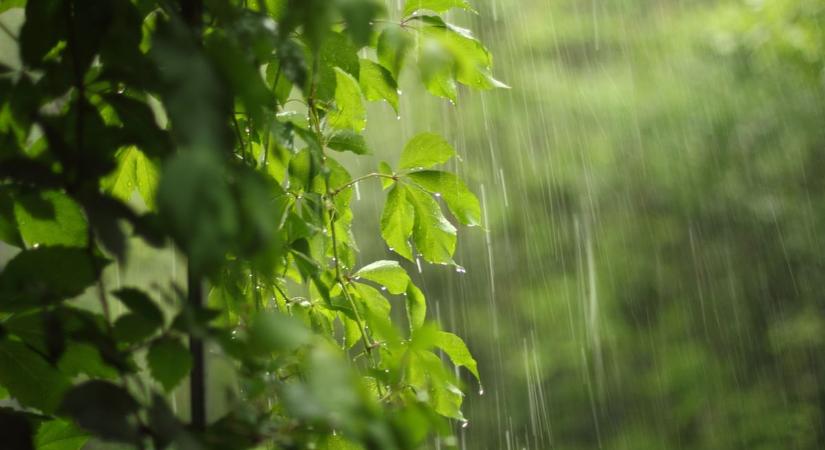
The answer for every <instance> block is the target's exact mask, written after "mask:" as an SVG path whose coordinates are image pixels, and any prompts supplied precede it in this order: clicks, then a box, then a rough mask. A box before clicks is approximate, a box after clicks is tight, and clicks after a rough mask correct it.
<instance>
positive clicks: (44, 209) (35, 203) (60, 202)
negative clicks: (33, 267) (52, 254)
mask: <svg viewBox="0 0 825 450" xmlns="http://www.w3.org/2000/svg"><path fill="white" fill-rule="evenodd" d="M14 215H15V217H16V219H17V225H18V227H19V229H20V235H21V236H22V237H23V240H24V241H25V242H26V244H27V245H28V246H30V247H31V246H36V245H64V246H71V247H85V246H86V243H87V242H88V238H89V231H88V225H87V224H86V218H85V216H84V215H83V211H82V210H81V209H80V206H78V204H77V203H76V202H75V201H74V200H72V199H71V198H69V197H68V196H67V195H66V194H63V193H61V192H57V191H45V192H43V193H40V194H28V195H23V196H20V197H18V198H17V199H16V201H15V205H14Z"/></svg>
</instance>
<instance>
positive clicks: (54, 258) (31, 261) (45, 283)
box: [0, 247, 100, 311]
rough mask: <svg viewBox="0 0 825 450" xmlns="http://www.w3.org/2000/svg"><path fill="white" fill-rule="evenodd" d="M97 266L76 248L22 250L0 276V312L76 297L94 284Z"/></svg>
mask: <svg viewBox="0 0 825 450" xmlns="http://www.w3.org/2000/svg"><path fill="white" fill-rule="evenodd" d="M99 265H100V263H99V262H97V261H94V260H93V259H92V257H90V256H89V255H88V253H87V252H86V251H85V250H84V249H80V248H67V247H39V248H34V249H29V250H24V251H22V252H20V253H18V254H17V255H16V256H15V257H14V258H12V260H11V261H9V262H8V264H6V267H5V268H4V269H3V272H2V273H0V311H18V310H23V309H27V308H33V307H37V306H41V305H45V304H49V303H54V302H57V301H60V300H63V299H66V298H70V297H74V296H77V295H79V294H81V293H82V292H83V291H84V290H85V289H86V288H87V287H88V286H90V285H91V284H93V283H94V282H95V280H96V279H97V275H98V271H99V267H98V266H99Z"/></svg>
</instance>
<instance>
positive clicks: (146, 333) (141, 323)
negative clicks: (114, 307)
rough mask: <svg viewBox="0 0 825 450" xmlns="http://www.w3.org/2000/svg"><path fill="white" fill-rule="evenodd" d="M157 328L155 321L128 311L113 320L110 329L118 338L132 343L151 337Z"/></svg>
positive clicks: (158, 326)
mask: <svg viewBox="0 0 825 450" xmlns="http://www.w3.org/2000/svg"><path fill="white" fill-rule="evenodd" d="M159 328H160V325H159V324H158V323H157V322H154V321H153V320H151V319H147V318H146V317H144V316H143V315H141V314H136V313H133V312H128V313H126V314H124V315H122V316H120V317H118V318H117V320H115V324H114V327H113V329H112V331H113V332H114V335H115V337H116V338H117V339H118V340H120V341H124V342H127V343H130V344H134V343H138V342H141V341H143V340H144V339H146V338H149V337H151V336H152V335H154V334H155V332H156V331H157V330H158V329H159Z"/></svg>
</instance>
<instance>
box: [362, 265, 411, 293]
mask: <svg viewBox="0 0 825 450" xmlns="http://www.w3.org/2000/svg"><path fill="white" fill-rule="evenodd" d="M353 276H355V277H358V278H359V279H364V280H369V281H373V282H375V283H378V284H380V285H381V286H384V287H385V288H386V289H387V290H388V291H390V293H391V294H396V295H397V294H402V293H404V292H405V291H406V290H407V284H408V283H409V282H410V277H409V275H407V272H406V271H405V270H404V269H403V268H402V267H401V265H400V264H398V262H397V261H389V260H382V261H375V262H374V263H371V264H368V265H366V266H364V267H362V268H361V269H359V270H358V271H357V272H355V274H354V275H353Z"/></svg>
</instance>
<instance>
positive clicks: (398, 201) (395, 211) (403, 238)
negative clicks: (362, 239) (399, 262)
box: [381, 184, 415, 261]
mask: <svg viewBox="0 0 825 450" xmlns="http://www.w3.org/2000/svg"><path fill="white" fill-rule="evenodd" d="M406 191H407V188H406V187H404V186H403V185H401V184H396V185H395V186H393V188H392V189H391V190H390V192H389V194H388V195H387V202H386V203H385V204H384V212H383V213H382V214H381V237H383V238H384V241H385V242H386V243H387V245H388V246H389V247H390V249H391V250H392V251H394V252H396V253H398V254H399V255H401V256H403V257H405V258H407V259H409V260H410V261H412V259H413V257H412V249H411V248H410V243H409V238H410V236H412V233H413V226H414V225H415V209H414V207H413V205H412V203H410V202H409V201H408V200H407V192H406Z"/></svg>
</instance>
